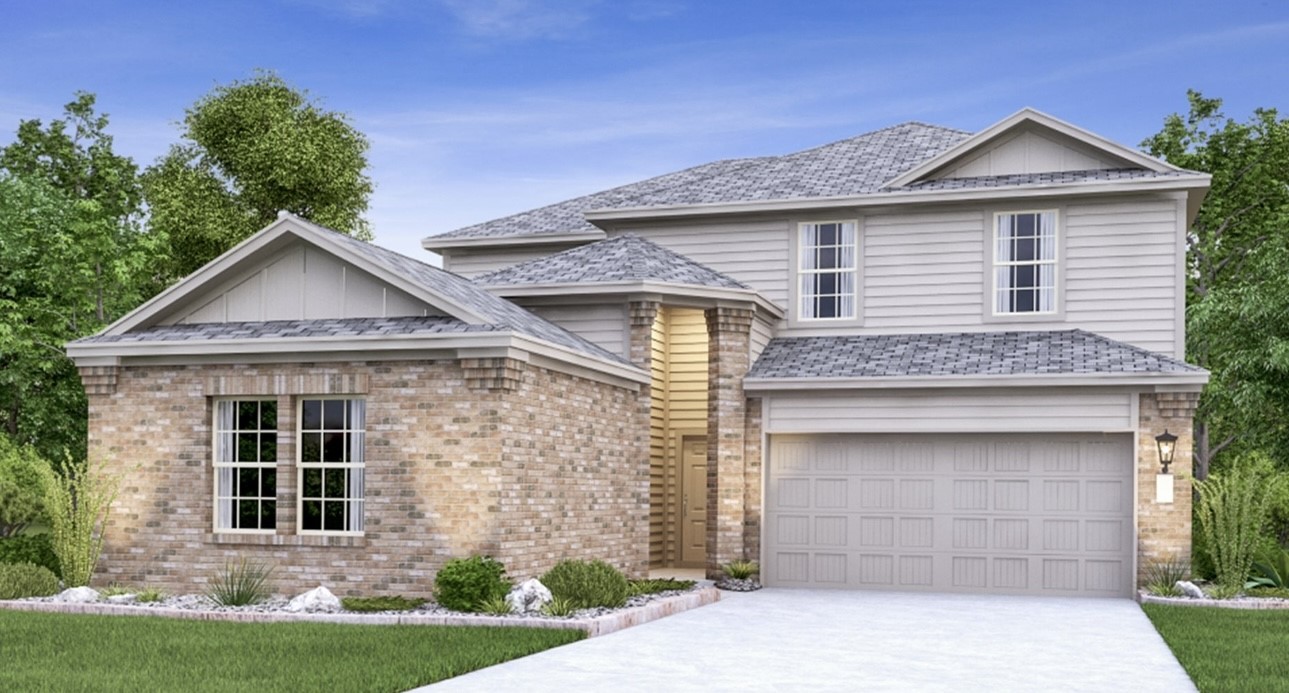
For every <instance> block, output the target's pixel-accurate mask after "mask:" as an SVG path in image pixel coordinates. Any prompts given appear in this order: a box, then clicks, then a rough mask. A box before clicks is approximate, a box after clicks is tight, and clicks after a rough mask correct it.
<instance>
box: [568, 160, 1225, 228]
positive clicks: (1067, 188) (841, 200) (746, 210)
mask: <svg viewBox="0 0 1289 693" xmlns="http://www.w3.org/2000/svg"><path fill="white" fill-rule="evenodd" d="M1211 178H1212V176H1210V175H1209V174H1207V173H1196V174H1187V175H1180V176H1167V177H1162V178H1146V179H1138V180H1130V181H1123V180H1117V181H1114V180H1108V181H1095V182H1088V183H1040V184H1033V185H1016V186H1009V187H999V188H964V189H958V190H927V191H920V190H910V191H900V192H876V193H867V194H863V195H840V196H834V197H813V198H788V199H779V200H761V201H752V202H712V203H703V204H693V205H672V206H658V207H622V208H616V209H596V210H590V211H588V212H586V219H587V221H590V222H591V223H593V224H596V225H597V226H598V225H602V224H611V223H613V222H621V221H632V220H643V219H665V218H675V217H691V216H715V215H723V214H750V213H757V212H784V211H799V210H810V209H834V208H843V207H881V206H889V205H905V204H927V203H947V202H965V201H976V200H981V201H988V200H998V199H1014V198H1031V197H1068V196H1074V195H1094V194H1123V193H1134V192H1158V191H1172V190H1194V189H1207V188H1208V187H1209V181H1210V180H1211Z"/></svg>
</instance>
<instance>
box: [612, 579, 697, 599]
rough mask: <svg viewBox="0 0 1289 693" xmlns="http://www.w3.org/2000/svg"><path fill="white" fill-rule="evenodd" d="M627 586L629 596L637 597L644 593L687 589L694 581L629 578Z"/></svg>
mask: <svg viewBox="0 0 1289 693" xmlns="http://www.w3.org/2000/svg"><path fill="white" fill-rule="evenodd" d="M627 586H628V588H629V591H630V594H631V596H633V597H638V596H641V595H645V594H658V593H659V592H676V591H680V590H687V589H690V588H692V587H693V586H694V581H693V580H677V579H675V578H657V579H653V580H631V581H629V582H627Z"/></svg>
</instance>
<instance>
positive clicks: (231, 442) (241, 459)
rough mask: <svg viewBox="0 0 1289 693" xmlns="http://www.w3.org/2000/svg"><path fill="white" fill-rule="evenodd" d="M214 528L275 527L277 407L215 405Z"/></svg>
mask: <svg viewBox="0 0 1289 693" xmlns="http://www.w3.org/2000/svg"><path fill="white" fill-rule="evenodd" d="M214 466H215V527H216V529H220V530H251V531H266V530H273V529H275V528H276V527H277V512H276V507H277V506H276V500H277V402H276V401H275V400H220V401H217V402H216V403H215V450H214Z"/></svg>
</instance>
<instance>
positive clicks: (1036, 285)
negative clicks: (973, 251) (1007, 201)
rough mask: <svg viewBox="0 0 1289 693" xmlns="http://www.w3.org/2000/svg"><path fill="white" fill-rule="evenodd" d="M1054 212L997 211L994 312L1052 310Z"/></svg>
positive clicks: (1054, 273) (1053, 306) (1054, 269)
mask: <svg viewBox="0 0 1289 693" xmlns="http://www.w3.org/2000/svg"><path fill="white" fill-rule="evenodd" d="M1056 261H1057V257H1056V215H1055V213H1054V212H1027V213H1017V214H1001V215H999V216H998V217H997V224H996V227H995V236H994V312H995V313H996V314H1015V313H1050V312H1054V311H1055V310H1056Z"/></svg>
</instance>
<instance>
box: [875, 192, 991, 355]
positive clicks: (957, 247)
mask: <svg viewBox="0 0 1289 693" xmlns="http://www.w3.org/2000/svg"><path fill="white" fill-rule="evenodd" d="M984 224H985V217H984V214H982V213H981V212H978V211H956V212H939V213H933V214H883V215H872V216H869V217H866V218H865V219H864V223H863V250H862V256H863V269H862V275H863V276H862V282H863V296H862V300H863V301H864V327H865V328H866V331H874V332H882V331H885V332H890V331H895V330H903V329H912V330H926V329H935V330H937V331H950V330H964V329H971V328H973V327H975V326H978V325H980V323H981V318H980V316H981V312H982V310H983V307H982V301H983V291H982V287H983V286H984V268H983V266H982V259H981V258H982V257H983V252H984V246H983V241H982V239H983V235H982V229H983V228H984Z"/></svg>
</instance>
